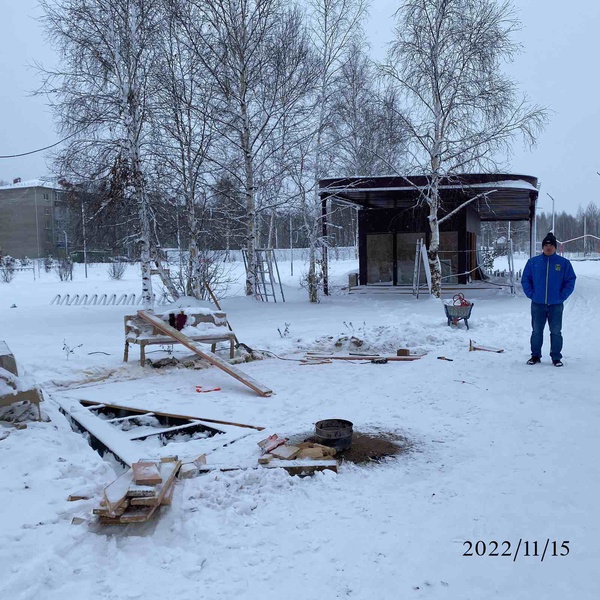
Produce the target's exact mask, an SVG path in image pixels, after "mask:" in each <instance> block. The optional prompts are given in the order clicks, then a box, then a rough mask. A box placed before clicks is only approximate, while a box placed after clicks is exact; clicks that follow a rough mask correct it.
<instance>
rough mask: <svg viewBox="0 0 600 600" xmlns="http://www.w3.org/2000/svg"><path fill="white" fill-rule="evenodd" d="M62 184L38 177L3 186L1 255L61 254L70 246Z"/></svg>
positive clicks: (37, 255) (0, 224) (0, 197)
mask: <svg viewBox="0 0 600 600" xmlns="http://www.w3.org/2000/svg"><path fill="white" fill-rule="evenodd" d="M65 200H66V194H65V191H64V190H63V188H62V187H61V186H60V185H58V184H56V183H53V182H49V181H43V180H39V179H35V180H31V181H21V180H20V179H15V180H14V181H13V183H12V184H10V185H3V186H0V255H4V256H6V255H10V256H13V257H14V258H24V257H26V256H27V257H29V258H41V257H44V256H48V255H49V254H51V255H52V256H61V255H63V256H64V254H65V251H66V249H67V248H68V237H67V233H66V224H67V207H66V202H65Z"/></svg>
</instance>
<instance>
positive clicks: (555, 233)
mask: <svg viewBox="0 0 600 600" xmlns="http://www.w3.org/2000/svg"><path fill="white" fill-rule="evenodd" d="M546 194H548V192H546ZM548 196H550V194H548ZM550 199H551V200H552V233H553V234H554V235H556V232H555V231H554V198H552V196H550Z"/></svg>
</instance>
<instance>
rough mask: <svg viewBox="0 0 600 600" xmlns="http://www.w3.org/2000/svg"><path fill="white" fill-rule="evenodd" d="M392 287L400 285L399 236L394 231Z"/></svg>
mask: <svg viewBox="0 0 600 600" xmlns="http://www.w3.org/2000/svg"><path fill="white" fill-rule="evenodd" d="M392 285H398V235H397V232H396V231H392Z"/></svg>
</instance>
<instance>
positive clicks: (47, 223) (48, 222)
mask: <svg viewBox="0 0 600 600" xmlns="http://www.w3.org/2000/svg"><path fill="white" fill-rule="evenodd" d="M45 228H46V229H50V221H46V227H45Z"/></svg>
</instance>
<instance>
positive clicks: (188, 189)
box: [153, 0, 215, 298]
mask: <svg viewBox="0 0 600 600" xmlns="http://www.w3.org/2000/svg"><path fill="white" fill-rule="evenodd" d="M163 22H164V26H163V29H162V32H161V37H160V52H159V55H158V57H157V60H156V61H155V63H154V67H155V70H154V77H155V79H156V83H157V92H156V110H155V111H154V119H153V122H154V124H155V126H154V128H153V129H154V136H155V139H156V143H155V144H154V148H153V154H154V157H155V160H156V162H157V164H156V168H157V172H159V173H160V174H161V176H160V180H161V186H160V187H161V189H163V190H164V191H165V192H166V193H167V194H168V195H169V197H170V198H172V201H171V202H172V203H173V204H174V212H175V214H176V217H177V223H176V230H177V236H178V245H179V246H180V244H181V238H182V237H183V239H184V242H185V243H187V253H186V255H185V259H184V258H183V252H182V248H181V246H180V253H181V257H180V258H181V260H180V267H181V268H180V274H179V279H180V284H181V285H179V286H172V288H171V289H170V292H171V295H173V296H174V297H177V296H178V295H179V291H180V290H181V292H182V293H184V294H185V295H187V296H194V297H196V298H202V297H203V296H204V288H203V283H204V281H203V271H202V268H201V265H200V254H201V248H202V250H203V251H206V250H207V243H208V238H209V234H208V230H209V228H210V226H211V224H210V222H209V220H210V219H209V213H210V211H209V208H210V207H209V191H208V186H209V182H208V181H207V176H208V169H209V166H208V155H209V153H210V151H211V148H212V145H213V139H214V134H215V122H214V118H213V115H212V112H211V111H212V110H213V107H214V102H213V95H214V90H213V89H212V87H211V83H212V82H211V81H210V78H207V77H206V75H205V72H204V69H203V67H202V60H201V59H202V57H198V56H197V55H196V51H197V50H198V47H197V46H196V45H195V44H194V43H193V42H192V41H191V40H190V39H189V37H188V34H189V31H190V30H189V28H188V27H187V26H186V25H187V23H190V22H194V27H195V29H196V30H202V29H203V27H204V23H203V16H202V14H201V13H200V12H199V11H198V10H197V9H196V7H195V6H194V4H193V3H191V2H189V0H164V21H163ZM180 205H181V210H180ZM182 230H183V231H182ZM182 233H183V236H182V235H181V234H182Z"/></svg>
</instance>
